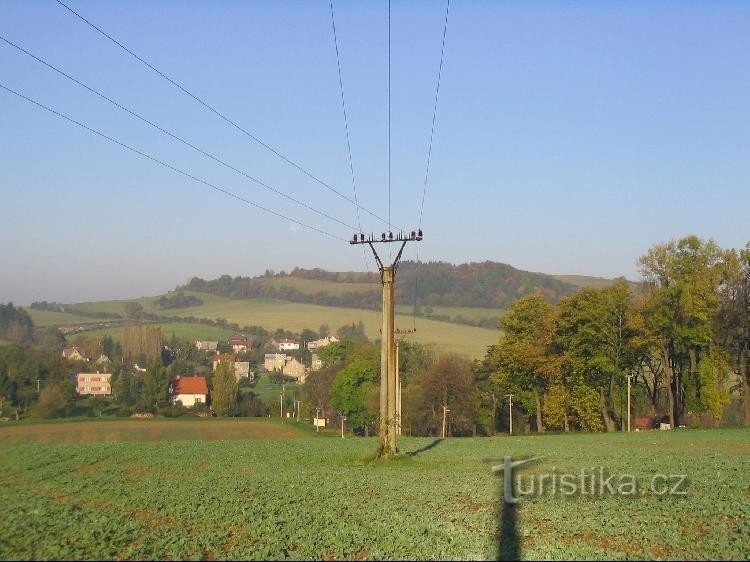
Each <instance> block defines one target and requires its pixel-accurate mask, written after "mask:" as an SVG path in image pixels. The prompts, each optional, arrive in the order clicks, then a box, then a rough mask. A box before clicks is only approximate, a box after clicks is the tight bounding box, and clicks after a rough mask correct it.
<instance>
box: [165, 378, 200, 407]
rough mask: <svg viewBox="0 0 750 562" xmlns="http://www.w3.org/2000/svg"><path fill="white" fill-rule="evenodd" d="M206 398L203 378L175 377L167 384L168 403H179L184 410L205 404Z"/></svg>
mask: <svg viewBox="0 0 750 562" xmlns="http://www.w3.org/2000/svg"><path fill="white" fill-rule="evenodd" d="M207 398H208V385H207V384H206V378H205V377H199V376H193V377H183V376H179V375H178V376H177V377H176V378H174V379H172V380H171V381H170V382H169V401H170V402H171V403H172V404H175V403H177V402H180V403H181V404H182V405H183V406H185V407H186V408H192V407H193V406H195V405H196V404H205V403H206V399H207Z"/></svg>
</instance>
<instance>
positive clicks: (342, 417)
mask: <svg viewBox="0 0 750 562" xmlns="http://www.w3.org/2000/svg"><path fill="white" fill-rule="evenodd" d="M340 414H341V439H343V438H344V421H346V418H345V417H344V413H343V412H340Z"/></svg>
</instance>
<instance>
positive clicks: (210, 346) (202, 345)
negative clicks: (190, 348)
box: [195, 340, 219, 351]
mask: <svg viewBox="0 0 750 562" xmlns="http://www.w3.org/2000/svg"><path fill="white" fill-rule="evenodd" d="M218 347H219V342H217V341H207V340H201V341H197V342H195V348H196V349H200V350H201V351H216V349H217V348H218Z"/></svg>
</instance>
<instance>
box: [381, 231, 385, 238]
mask: <svg viewBox="0 0 750 562" xmlns="http://www.w3.org/2000/svg"><path fill="white" fill-rule="evenodd" d="M380 239H381V240H385V232H384V233H383V234H381V235H380Z"/></svg>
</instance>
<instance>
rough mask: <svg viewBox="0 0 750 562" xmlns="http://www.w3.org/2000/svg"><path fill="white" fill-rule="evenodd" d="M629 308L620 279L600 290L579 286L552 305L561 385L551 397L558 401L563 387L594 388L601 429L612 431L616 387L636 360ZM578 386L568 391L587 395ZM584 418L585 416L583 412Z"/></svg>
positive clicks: (624, 285) (625, 288)
mask: <svg viewBox="0 0 750 562" xmlns="http://www.w3.org/2000/svg"><path fill="white" fill-rule="evenodd" d="M630 306H631V298H630V288H629V286H628V284H627V282H625V281H618V282H616V283H615V284H613V285H612V286H610V287H605V288H603V289H592V288H584V289H581V290H580V291H578V292H577V293H575V294H573V295H571V296H569V297H565V298H564V299H562V300H561V301H560V303H559V304H558V315H557V319H556V321H555V328H554V341H555V343H556V344H557V345H558V346H559V352H560V353H562V367H563V370H564V373H563V375H564V376H563V379H564V381H565V384H563V385H562V386H560V387H559V388H558V389H557V390H556V397H557V399H558V400H559V399H561V397H562V396H563V394H562V390H563V387H567V388H572V387H575V386H580V385H582V384H583V385H586V386H588V387H590V388H592V389H594V390H595V391H596V393H597V394H598V396H599V411H600V413H601V418H602V421H603V423H604V427H605V428H606V430H607V431H614V430H615V418H617V417H618V414H617V412H616V408H615V404H614V397H615V395H616V394H617V389H619V388H621V387H622V385H623V384H624V383H625V381H626V380H627V379H626V376H627V375H629V374H630V373H631V372H632V371H633V370H634V369H635V365H636V362H637V360H638V354H637V353H636V352H635V348H634V345H635V344H634V338H635V335H636V330H635V327H634V326H633V325H632V323H631V322H630V321H629V319H630V312H629V311H630ZM583 390H584V389H582V388H581V389H579V391H578V392H577V393H573V395H577V396H581V397H583V396H587V397H588V396H589V395H590V393H587V392H583ZM590 403H591V401H590V400H589V399H587V400H583V401H579V404H580V407H583V405H584V404H586V405H588V404H590ZM580 413H582V412H580ZM586 417H587V418H589V417H590V415H589V414H588V413H587V414H586Z"/></svg>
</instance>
